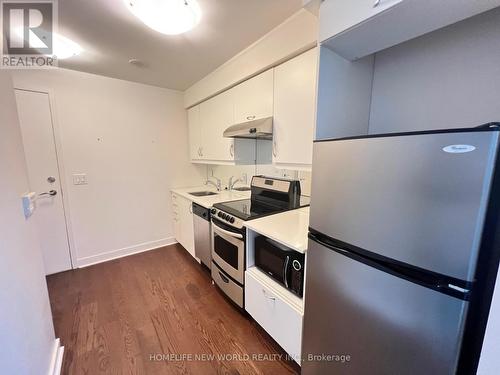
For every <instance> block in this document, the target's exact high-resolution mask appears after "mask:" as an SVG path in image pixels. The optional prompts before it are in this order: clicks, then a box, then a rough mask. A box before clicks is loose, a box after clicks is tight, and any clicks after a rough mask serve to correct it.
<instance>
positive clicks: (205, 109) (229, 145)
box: [200, 90, 234, 161]
mask: <svg viewBox="0 0 500 375" xmlns="http://www.w3.org/2000/svg"><path fill="white" fill-rule="evenodd" d="M233 118H234V115H233V90H229V91H225V92H223V93H222V94H219V95H217V96H214V97H213V98H211V99H208V100H207V101H205V102H203V103H201V104H200V122H201V124H202V138H203V139H202V142H203V146H202V150H201V153H202V158H203V159H205V160H213V161H232V160H234V142H233V140H232V139H231V138H224V137H223V136H222V134H223V133H224V130H226V129H227V128H228V127H229V126H231V125H232V124H233Z"/></svg>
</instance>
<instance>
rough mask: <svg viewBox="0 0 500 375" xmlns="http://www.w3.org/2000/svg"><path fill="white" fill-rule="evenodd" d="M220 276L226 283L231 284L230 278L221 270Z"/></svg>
mask: <svg viewBox="0 0 500 375" xmlns="http://www.w3.org/2000/svg"><path fill="white" fill-rule="evenodd" d="M219 276H220V278H221V279H222V281H224V282H225V283H226V284H229V279H228V278H227V277H226V276H224V274H223V273H222V272H220V271H219Z"/></svg>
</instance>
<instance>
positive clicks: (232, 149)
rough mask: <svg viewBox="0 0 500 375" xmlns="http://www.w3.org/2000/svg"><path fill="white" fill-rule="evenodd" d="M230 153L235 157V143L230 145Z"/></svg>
mask: <svg viewBox="0 0 500 375" xmlns="http://www.w3.org/2000/svg"><path fill="white" fill-rule="evenodd" d="M229 153H230V154H231V157H234V143H233V144H232V145H231V147H229Z"/></svg>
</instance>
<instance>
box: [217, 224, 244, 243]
mask: <svg viewBox="0 0 500 375" xmlns="http://www.w3.org/2000/svg"><path fill="white" fill-rule="evenodd" d="M212 227H213V228H214V232H216V233H217V232H219V233H221V234H226V235H228V236H231V237H234V238H239V239H243V235H241V234H239V233H233V232H230V231H228V230H225V229H222V228H221V227H219V226H217V225H215V224H214V222H213V221H212Z"/></svg>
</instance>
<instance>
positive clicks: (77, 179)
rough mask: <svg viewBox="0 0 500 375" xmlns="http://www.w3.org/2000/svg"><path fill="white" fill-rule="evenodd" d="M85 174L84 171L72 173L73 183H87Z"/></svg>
mask: <svg viewBox="0 0 500 375" xmlns="http://www.w3.org/2000/svg"><path fill="white" fill-rule="evenodd" d="M87 184H88V182H87V175H86V174H85V173H79V174H74V175H73V185H87Z"/></svg>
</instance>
